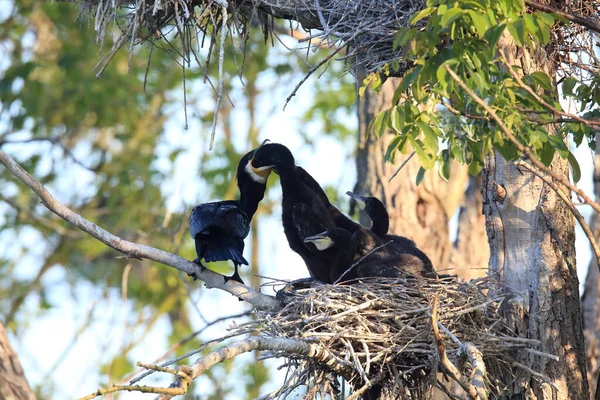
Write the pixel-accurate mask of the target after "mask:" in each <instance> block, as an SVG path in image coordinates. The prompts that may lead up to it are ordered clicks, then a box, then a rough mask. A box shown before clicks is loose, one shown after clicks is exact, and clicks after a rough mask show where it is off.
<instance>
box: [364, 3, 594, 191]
mask: <svg viewBox="0 0 600 400" xmlns="http://www.w3.org/2000/svg"><path fill="white" fill-rule="evenodd" d="M557 23H558V24H563V23H564V21H560V20H557V17H556V16H554V15H552V14H549V13H544V12H528V11H527V10H526V8H525V2H524V0H500V1H491V0H469V1H447V0H429V1H428V2H427V6H426V8H424V9H423V10H421V11H419V12H417V13H415V14H414V15H413V17H412V19H411V26H409V27H407V28H405V29H403V30H401V31H400V32H399V33H398V35H397V37H396V39H395V41H394V46H395V47H397V49H399V50H400V49H401V50H402V54H403V55H404V56H405V57H406V58H408V59H409V60H410V61H411V62H412V67H411V68H409V69H408V70H406V71H405V72H404V74H403V78H402V79H403V80H402V82H401V84H400V85H399V87H398V89H397V90H396V93H395V96H394V102H393V106H392V107H391V108H390V109H389V110H386V111H384V112H382V113H381V114H379V115H378V116H377V117H376V118H375V119H374V120H373V122H372V124H371V129H372V130H373V131H374V132H375V133H376V134H377V135H379V136H381V135H382V134H383V133H384V132H385V131H387V130H391V131H392V132H393V133H394V134H395V135H396V137H395V138H394V140H392V142H391V144H390V148H389V149H388V152H387V155H386V159H387V160H389V161H393V159H394V156H395V154H396V151H400V152H402V153H407V152H409V149H411V148H412V149H413V150H414V151H415V152H416V154H417V156H418V157H419V160H420V162H421V165H422V168H423V169H425V170H429V169H431V168H433V167H434V166H436V165H437V170H438V173H439V174H440V176H441V177H443V178H445V179H447V177H448V175H449V170H450V167H449V166H450V160H451V159H455V160H457V161H459V162H461V163H465V164H468V165H469V167H470V171H471V172H472V173H473V174H477V173H478V172H479V171H480V170H481V168H482V166H483V163H484V159H485V156H486V154H488V153H489V152H490V151H492V149H496V150H497V151H498V152H499V153H500V154H501V155H502V156H503V157H504V158H505V159H507V160H515V159H517V158H518V157H520V156H521V154H520V153H519V151H517V148H516V147H515V145H514V143H513V142H511V141H510V140H509V139H508V138H507V137H506V136H505V135H504V133H503V132H502V131H501V129H500V128H499V126H498V124H497V123H496V121H494V120H493V119H492V118H491V116H490V115H489V114H488V113H487V112H486V111H485V110H484V108H483V107H482V106H481V105H479V104H477V102H475V101H474V99H473V98H472V97H471V96H470V95H469V94H468V93H467V92H466V91H465V90H463V89H462V88H461V87H460V86H459V85H458V83H457V81H456V80H455V79H453V78H452V77H451V76H450V74H449V73H448V71H447V69H446V68H450V69H451V70H452V71H454V72H455V73H456V74H457V75H458V77H459V79H460V80H462V81H463V82H464V83H466V85H467V86H468V87H469V88H471V89H472V90H473V91H474V92H475V93H476V95H477V96H478V97H480V98H481V99H483V100H484V101H485V103H486V104H487V105H488V106H489V107H491V108H492V109H493V110H494V111H495V113H496V114H497V115H498V116H499V118H500V119H501V120H502V121H503V122H504V123H505V124H506V126H507V127H508V128H509V129H510V130H511V131H512V133H513V134H514V135H515V136H516V138H517V140H518V141H519V142H520V143H521V144H523V145H525V146H527V147H529V148H530V149H531V150H532V151H533V153H534V154H535V156H536V157H538V158H539V159H540V160H541V161H542V162H544V163H545V164H546V165H548V164H549V163H550V162H551V161H552V159H553V157H554V155H555V154H558V155H559V156H560V157H562V158H568V159H569V161H570V163H571V165H572V168H573V172H574V177H575V179H578V175H579V174H578V173H577V171H578V170H579V166H578V165H577V161H576V160H575V157H574V156H573V155H572V154H571V153H570V151H569V149H568V147H567V145H566V144H565V143H566V140H567V138H568V137H569V136H571V135H572V137H573V139H574V141H575V143H576V144H577V145H579V144H581V143H582V142H583V140H584V139H585V140H586V141H587V142H588V144H589V145H590V146H592V147H593V146H595V143H594V131H593V129H592V128H591V127H590V125H588V124H585V123H581V122H580V121H578V120H575V119H573V118H567V119H566V120H567V122H566V123H563V124H562V125H560V126H559V128H558V129H555V127H556V123H557V122H564V120H565V119H564V118H559V117H560V115H559V114H558V113H556V112H554V111H553V110H552V108H553V109H556V110H558V111H559V112H562V111H563V110H562V109H561V105H560V103H559V101H558V99H559V97H558V92H557V82H556V78H557V77H556V76H555V75H554V74H553V73H552V72H550V75H549V74H548V73H547V72H542V71H534V72H528V71H526V70H524V68H521V67H518V66H517V65H516V63H513V62H510V61H508V60H507V59H505V58H504V57H503V55H504V53H503V51H504V50H505V49H506V46H507V44H509V43H514V44H515V45H516V46H518V47H519V48H520V49H521V50H520V51H521V52H522V53H523V54H526V55H524V56H523V57H524V58H525V57H536V54H538V56H541V54H544V51H543V49H544V48H545V46H549V45H550V44H551V43H550V40H551V32H552V31H553V29H556V26H557V25H556V24H557ZM552 62H553V61H552V60H550V63H552ZM392 64H394V63H392ZM394 67H396V65H390V66H389V68H391V69H394ZM595 67H596V68H597V66H595ZM511 69H512V70H511ZM549 71H555V69H554V67H553V66H552V65H549ZM385 72H386V71H383V72H382V73H381V74H372V75H370V76H369V77H367V79H366V80H365V85H371V86H372V87H373V88H374V89H377V88H378V87H380V86H381V84H382V79H384V78H383V76H384V75H385ZM599 82H600V78H598V74H596V75H595V76H594V75H593V74H592V75H589V76H588V77H587V79H581V80H578V79H576V78H574V77H565V79H564V81H563V82H562V89H563V90H562V94H563V96H564V97H566V98H570V99H572V100H574V101H576V102H577V103H578V104H580V107H581V109H580V111H581V113H582V117H583V118H587V119H590V118H597V117H598V111H597V109H595V105H597V104H598V102H599V101H600V86H599ZM363 90H364V89H363ZM544 103H545V104H544ZM420 177H421V178H422V174H420Z"/></svg>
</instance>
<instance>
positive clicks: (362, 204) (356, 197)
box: [346, 192, 366, 210]
mask: <svg viewBox="0 0 600 400" xmlns="http://www.w3.org/2000/svg"><path fill="white" fill-rule="evenodd" d="M346 194H347V195H348V196H350V197H351V198H352V199H354V201H356V203H357V204H358V207H360V209H361V210H364V209H365V205H366V204H365V201H366V199H365V198H364V196H361V195H358V194H356V193H352V192H346Z"/></svg>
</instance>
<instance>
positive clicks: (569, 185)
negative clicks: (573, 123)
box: [446, 65, 600, 213]
mask: <svg viewBox="0 0 600 400" xmlns="http://www.w3.org/2000/svg"><path fill="white" fill-rule="evenodd" d="M446 71H448V73H449V74H450V76H451V77H452V79H454V80H455V81H456V83H457V84H458V86H460V87H461V88H462V89H463V90H464V91H465V92H467V94H468V95H469V96H471V97H472V98H473V100H475V102H476V103H477V104H479V105H480V106H481V107H483V109H484V110H485V111H486V112H487V113H488V114H490V116H491V117H492V119H493V120H494V121H496V123H497V124H498V127H499V128H500V129H501V130H502V132H503V133H504V134H505V135H506V137H507V138H508V140H510V141H511V142H512V143H513V144H514V145H515V147H516V148H517V150H519V151H520V152H521V153H522V154H523V155H524V156H525V157H527V158H528V159H529V160H530V161H531V163H532V164H533V165H534V166H535V167H536V168H537V169H539V170H540V171H543V172H545V173H547V174H548V175H550V176H552V178H554V179H556V180H557V181H558V182H560V183H561V184H562V185H564V186H566V187H567V188H569V189H570V190H572V191H573V192H575V193H577V195H579V196H580V197H581V198H582V199H583V200H584V202H585V203H586V204H589V205H590V206H591V207H592V208H593V209H594V211H596V212H597V213H600V204H598V203H596V202H595V201H594V200H592V199H591V198H590V197H589V196H588V195H587V194H585V192H584V191H583V190H581V189H579V188H578V187H577V186H575V185H573V184H572V183H571V182H570V181H569V180H568V179H567V178H565V177H564V176H561V175H558V174H556V173H554V171H552V170H551V169H550V168H548V167H547V166H546V165H544V163H542V162H541V161H540V160H538V159H537V157H536V156H535V154H534V153H533V151H531V149H530V148H529V147H527V146H525V145H523V144H522V143H521V142H519V140H518V139H517V138H516V137H515V135H514V134H513V132H512V131H511V130H510V128H509V127H508V126H507V125H506V124H505V123H504V121H502V119H501V118H500V117H499V116H498V114H496V112H495V111H494V110H493V109H492V108H491V107H490V106H488V105H487V104H486V103H485V101H483V99H482V98H481V97H479V96H478V95H477V94H476V93H475V92H474V91H473V90H472V89H471V88H469V86H467V84H466V83H465V82H464V81H463V80H462V79H460V77H459V76H458V75H457V74H456V72H454V71H453V70H452V69H451V68H450V67H449V66H447V65H446Z"/></svg>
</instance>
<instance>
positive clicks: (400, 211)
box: [355, 79, 468, 271]
mask: <svg viewBox="0 0 600 400" xmlns="http://www.w3.org/2000/svg"><path fill="white" fill-rule="evenodd" d="M361 81H362V79H358V82H361ZM398 84H399V80H398V79H388V80H387V81H386V82H385V83H384V84H383V86H382V88H381V91H380V93H375V92H373V91H372V90H370V89H367V90H366V91H365V93H364V95H363V96H362V98H360V99H359V100H358V119H359V137H358V152H357V155H356V167H357V184H356V188H355V191H356V192H358V193H364V194H369V195H372V196H375V197H378V198H379V199H381V200H382V201H383V203H384V204H385V205H386V207H387V210H388V212H389V214H390V233H392V234H396V235H402V236H406V237H409V238H411V239H413V240H414V241H415V242H416V243H417V245H418V247H419V248H420V249H422V250H423V251H424V252H425V253H426V254H427V255H428V256H429V257H430V258H431V261H432V262H433V264H434V266H435V267H436V269H437V270H438V271H443V270H447V269H448V264H449V260H450V253H451V252H452V243H451V241H450V233H449V230H448V221H449V220H450V218H451V217H452V215H453V214H454V212H455V210H456V208H457V207H458V205H459V204H460V203H461V201H462V198H463V192H464V188H465V185H466V182H467V179H468V176H467V171H466V169H465V168H463V167H458V166H457V167H458V168H454V169H453V171H452V176H451V178H450V180H449V181H448V182H446V181H444V180H443V179H441V178H440V177H439V176H438V175H437V174H436V173H435V172H434V171H429V172H428V173H427V174H426V175H425V179H424V180H423V182H422V183H421V184H420V185H419V186H417V185H416V181H415V178H416V176H417V171H418V170H419V168H420V164H419V160H418V159H417V157H413V158H412V159H411V160H410V161H409V162H408V163H407V164H406V165H405V166H404V167H403V169H402V170H401V171H400V173H399V174H398V175H397V176H396V177H395V178H394V179H393V180H392V181H391V182H389V179H390V177H391V176H392V175H393V173H394V172H395V171H396V169H397V168H398V166H399V165H400V164H401V163H402V161H404V159H405V158H406V156H404V155H402V154H399V153H398V154H397V156H396V160H395V161H396V162H395V163H394V164H391V163H386V162H385V161H384V155H385V152H386V150H387V147H388V144H389V142H390V140H391V139H393V137H394V134H393V133H392V132H389V131H387V132H385V133H384V134H383V136H382V137H381V139H378V138H377V137H376V136H375V135H374V134H372V133H371V132H368V131H367V127H368V125H369V122H370V121H371V120H372V119H373V117H374V116H375V115H377V114H378V113H379V112H380V111H383V110H385V109H388V108H389V107H390V106H391V101H392V96H393V94H394V90H395V88H396V87H397V86H398ZM363 222H365V221H363Z"/></svg>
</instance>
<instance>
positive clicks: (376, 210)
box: [346, 192, 416, 247]
mask: <svg viewBox="0 0 600 400" xmlns="http://www.w3.org/2000/svg"><path fill="white" fill-rule="evenodd" d="M346 194H347V195H348V196H350V197H351V198H352V199H354V201H356V204H358V207H359V208H360V209H361V210H363V211H364V212H365V214H367V216H368V217H369V218H370V219H371V223H372V225H371V232H373V233H375V234H376V235H377V236H379V237H380V238H382V239H384V240H392V241H393V242H394V243H397V244H402V245H406V246H413V247H416V244H415V242H414V241H412V240H410V239H409V238H407V237H404V236H397V235H388V230H389V229H390V216H389V214H388V212H387V210H386V208H385V205H383V203H382V202H381V200H379V199H378V198H377V197H373V196H360V195H358V194H356V193H352V192H346Z"/></svg>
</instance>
